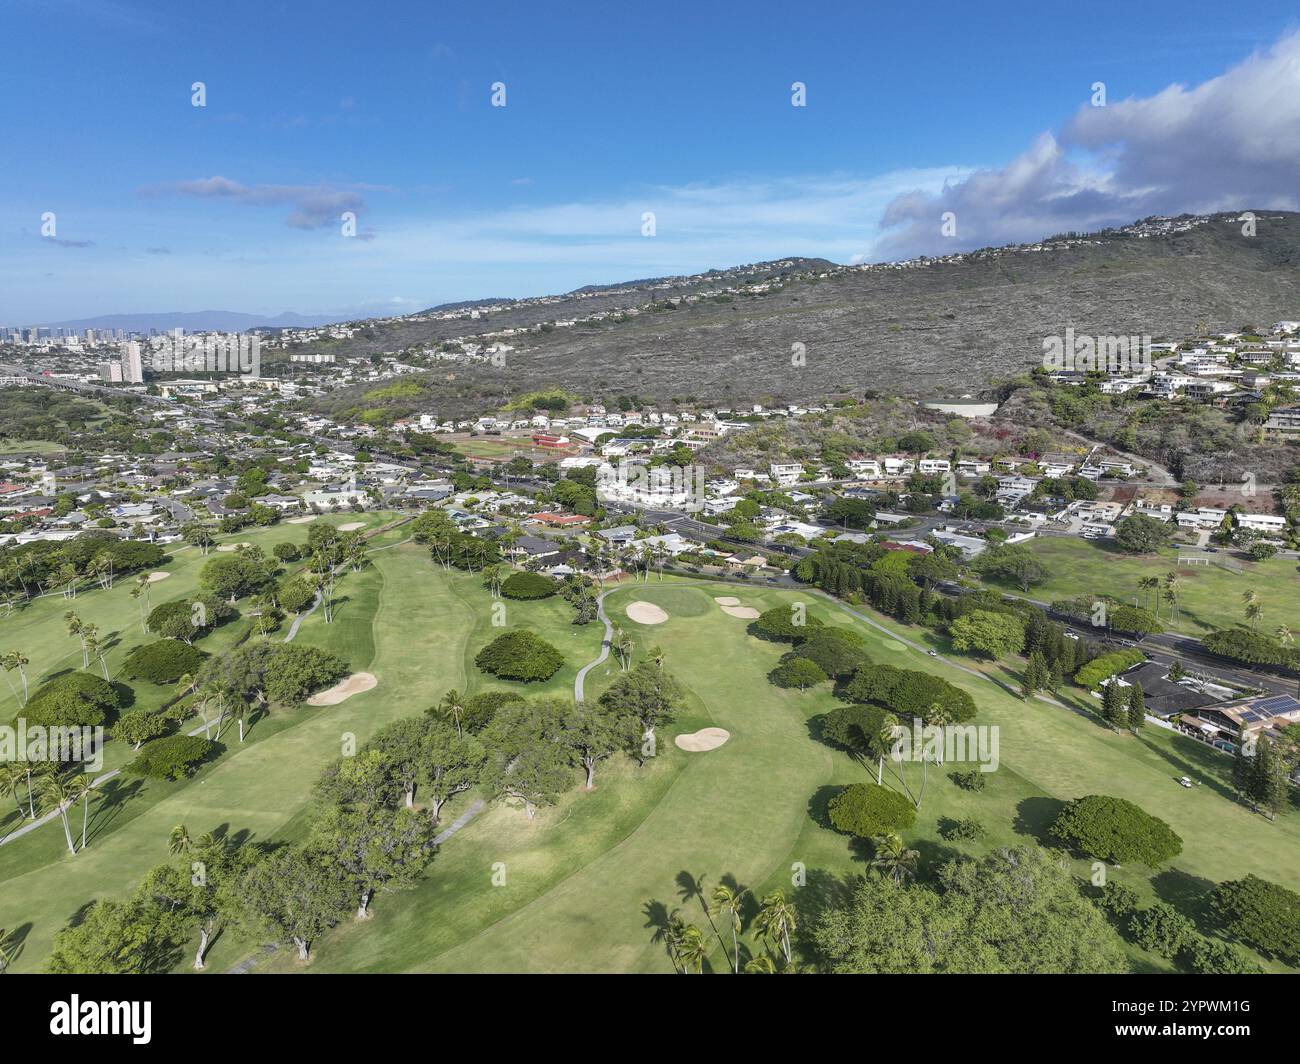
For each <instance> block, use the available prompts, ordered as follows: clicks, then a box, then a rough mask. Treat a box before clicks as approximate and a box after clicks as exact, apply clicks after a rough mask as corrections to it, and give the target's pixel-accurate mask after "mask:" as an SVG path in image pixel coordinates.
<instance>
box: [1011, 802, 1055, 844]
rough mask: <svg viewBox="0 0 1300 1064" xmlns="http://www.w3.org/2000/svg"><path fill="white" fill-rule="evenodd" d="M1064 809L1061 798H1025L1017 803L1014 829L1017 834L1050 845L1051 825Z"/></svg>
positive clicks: (1013, 822)
mask: <svg viewBox="0 0 1300 1064" xmlns="http://www.w3.org/2000/svg"><path fill="white" fill-rule="evenodd" d="M1064 809H1065V802H1063V801H1062V800H1061V799H1060V798H1047V797H1036V798H1024V799H1022V800H1021V801H1020V802H1019V803H1018V804H1017V805H1016V816H1015V819H1014V820H1013V821H1012V824H1011V826H1012V829H1013V830H1014V831H1015V832H1016V834H1017V835H1028V836H1029V837H1030V838H1032V839H1034V840H1036V841H1038V842H1041V843H1043V844H1044V845H1048V844H1050V842H1051V834H1050V829H1051V826H1052V824H1054V823H1055V822H1056V818H1057V817H1059V816H1060V815H1061V812H1062V811H1063V810H1064Z"/></svg>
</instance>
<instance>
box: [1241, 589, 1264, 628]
mask: <svg viewBox="0 0 1300 1064" xmlns="http://www.w3.org/2000/svg"><path fill="white" fill-rule="evenodd" d="M1241 601H1242V602H1243V603H1244V604H1245V606H1246V620H1248V621H1250V623H1251V627H1252V628H1253V627H1257V626H1258V624H1259V615H1260V612H1261V609H1260V605H1259V592H1257V591H1255V590H1254V589H1253V588H1252V589H1251V590H1250V591H1243V592H1242V593H1241Z"/></svg>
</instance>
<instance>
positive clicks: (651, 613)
mask: <svg viewBox="0 0 1300 1064" xmlns="http://www.w3.org/2000/svg"><path fill="white" fill-rule="evenodd" d="M627 615H628V616H629V617H630V618H632V620H634V621H636V622H637V623H638V624H663V623H664V621H666V620H668V614H666V613H665V612H664V611H663V610H661V609H660V608H659V607H658V606H656V605H655V604H654V603H653V602H630V603H628V607H627Z"/></svg>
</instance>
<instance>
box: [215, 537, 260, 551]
mask: <svg viewBox="0 0 1300 1064" xmlns="http://www.w3.org/2000/svg"><path fill="white" fill-rule="evenodd" d="M251 546H252V544H251V543H249V542H248V540H245V541H244V542H243V543H223V544H221V546H220V547H218V548H217V550H219V551H221V552H222V553H223V554H233V553H234V552H235V551H237V550H239V548H240V547H251Z"/></svg>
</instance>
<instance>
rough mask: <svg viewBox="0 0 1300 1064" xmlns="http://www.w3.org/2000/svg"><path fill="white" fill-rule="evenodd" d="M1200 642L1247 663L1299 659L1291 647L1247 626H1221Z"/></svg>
mask: <svg viewBox="0 0 1300 1064" xmlns="http://www.w3.org/2000/svg"><path fill="white" fill-rule="evenodd" d="M1202 642H1203V643H1204V644H1205V649H1206V650H1210V651H1213V652H1214V653H1215V654H1221V655H1222V656H1223V657H1225V658H1231V659H1232V660H1233V661H1243V662H1245V663H1246V664H1247V665H1293V664H1295V662H1296V661H1297V659H1300V654H1298V653H1297V652H1296V651H1295V650H1294V649H1293V648H1291V647H1286V646H1283V645H1282V644H1281V643H1280V642H1278V641H1277V640H1276V639H1273V638H1272V637H1271V636H1267V635H1262V634H1261V633H1259V632H1252V631H1250V630H1249V629H1248V628H1222V629H1220V630H1219V631H1217V632H1211V633H1210V634H1209V635H1207V636H1206V637H1205V638H1204V639H1203V640H1202Z"/></svg>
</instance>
